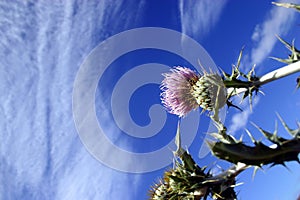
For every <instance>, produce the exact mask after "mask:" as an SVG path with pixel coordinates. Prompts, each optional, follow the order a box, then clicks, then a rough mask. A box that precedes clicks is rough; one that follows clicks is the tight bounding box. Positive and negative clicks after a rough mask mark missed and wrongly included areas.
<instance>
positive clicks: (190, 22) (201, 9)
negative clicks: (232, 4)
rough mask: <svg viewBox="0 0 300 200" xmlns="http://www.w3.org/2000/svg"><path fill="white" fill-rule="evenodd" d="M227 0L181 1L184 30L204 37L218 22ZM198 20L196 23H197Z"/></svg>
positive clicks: (182, 26) (188, 33) (189, 33)
mask: <svg viewBox="0 0 300 200" xmlns="http://www.w3.org/2000/svg"><path fill="white" fill-rule="evenodd" d="M226 2H227V1H222V0H219V1H217V2H214V3H212V2H211V1H210V0H201V1H191V0H188V1H185V0H180V1H179V11H180V17H181V29H182V32H183V33H185V34H187V35H189V36H197V37H200V38H201V37H204V36H205V35H206V34H207V33H208V32H209V31H210V30H211V29H212V28H213V27H214V25H215V24H216V23H217V21H218V19H219V18H220V15H221V13H222V10H223V8H224V6H225V4H226ZM195 22H196V23H195Z"/></svg>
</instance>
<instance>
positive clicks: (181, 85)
mask: <svg viewBox="0 0 300 200" xmlns="http://www.w3.org/2000/svg"><path fill="white" fill-rule="evenodd" d="M163 76H164V77H165V78H164V80H163V81H162V84H161V87H160V88H161V90H162V93H161V100H162V104H163V105H164V106H165V107H166V108H167V110H168V112H170V113H172V114H175V115H178V116H179V117H184V116H186V114H187V113H189V112H190V111H191V110H193V109H196V108H198V107H199V104H198V103H197V101H196V98H195V97H194V96H193V90H194V89H193V85H194V84H195V83H196V82H197V81H198V80H199V78H200V75H199V74H197V73H196V72H195V71H193V70H191V69H189V68H185V67H180V66H178V67H175V68H174V69H171V72H169V73H165V74H163Z"/></svg>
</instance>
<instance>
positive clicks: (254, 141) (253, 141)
mask: <svg viewBox="0 0 300 200" xmlns="http://www.w3.org/2000/svg"><path fill="white" fill-rule="evenodd" d="M245 131H246V133H247V134H248V136H249V137H250V139H251V141H252V143H253V144H256V143H257V141H256V140H255V139H254V137H253V136H252V135H251V133H250V131H249V130H248V129H245Z"/></svg>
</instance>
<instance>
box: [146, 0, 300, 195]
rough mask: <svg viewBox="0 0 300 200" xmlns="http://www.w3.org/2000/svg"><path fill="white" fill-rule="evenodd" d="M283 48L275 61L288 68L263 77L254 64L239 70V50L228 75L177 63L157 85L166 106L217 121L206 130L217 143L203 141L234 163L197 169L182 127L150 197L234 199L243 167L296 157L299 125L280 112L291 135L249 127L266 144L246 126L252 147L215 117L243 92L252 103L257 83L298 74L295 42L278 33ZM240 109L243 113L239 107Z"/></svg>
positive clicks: (299, 55) (299, 80) (179, 113)
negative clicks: (221, 168)
mask: <svg viewBox="0 0 300 200" xmlns="http://www.w3.org/2000/svg"><path fill="white" fill-rule="evenodd" d="M273 4H275V5H276V6H282V7H285V8H294V9H296V10H297V11H300V5H296V4H289V3H273ZM278 39H279V41H281V42H282V43H283V44H284V45H285V47H286V48H287V49H288V50H289V51H290V54H289V56H288V57H287V58H275V57H273V59H275V60H277V61H279V62H282V63H285V64H286V66H284V67H281V68H279V69H277V70H274V71H272V72H269V73H267V74H265V75H263V76H257V75H256V74H255V68H254V67H253V68H252V69H251V70H249V71H248V72H247V73H244V72H242V71H241V70H240V64H241V58H242V55H243V51H241V52H240V54H239V57H238V61H237V64H236V65H234V66H233V67H232V71H231V73H226V72H222V75H218V74H216V73H213V72H211V71H210V72H208V71H205V70H203V71H202V72H196V71H194V70H191V69H189V68H186V67H180V66H178V67H175V68H174V69H172V70H171V71H170V72H169V73H165V74H163V75H164V80H163V81H162V84H161V90H162V94H161V99H162V103H163V105H164V106H165V107H166V109H167V110H168V111H169V112H170V113H172V114H175V115H177V116H178V117H179V118H182V117H185V116H186V115H188V113H189V112H190V111H191V110H193V109H197V108H199V107H200V108H201V109H202V112H208V116H209V117H210V118H211V120H213V121H214V122H215V126H216V128H217V130H218V131H217V132H216V133H210V134H211V135H212V136H213V137H215V138H216V141H206V142H207V144H208V145H209V147H210V149H211V152H212V154H213V155H215V156H216V157H218V158H219V159H221V160H226V161H228V162H230V163H232V166H231V167H230V168H229V169H227V170H224V171H223V172H222V173H219V174H213V173H211V171H210V170H209V169H207V168H206V167H200V166H199V165H198V164H197V163H196V162H195V161H194V160H193V158H192V155H190V154H189V153H188V152H187V151H186V150H185V149H183V148H182V146H181V140H180V137H181V136H180V125H178V128H177V133H176V145H177V150H176V151H175V152H174V160H175V161H174V167H173V168H172V169H169V170H167V171H166V172H165V173H164V177H163V178H162V179H161V180H159V181H158V182H157V183H156V184H155V185H154V186H153V187H152V189H151V190H150V199H186V200H190V199H191V200H192V199H207V198H209V197H210V198H212V199H237V194H236V192H235V191H234V187H235V186H236V185H237V184H236V178H237V176H238V175H239V174H240V173H241V172H243V171H244V170H246V169H248V168H251V167H255V168H256V169H257V168H261V167H263V166H265V165H271V166H274V165H284V166H285V163H286V162H290V161H296V162H298V163H300V161H299V158H298V156H299V153H300V123H299V122H298V123H297V128H294V129H292V128H290V127H289V126H288V125H287V124H286V123H285V122H284V120H283V119H282V118H281V117H280V116H279V115H278V118H279V120H280V121H281V124H282V125H283V127H284V128H285V130H286V131H287V132H288V133H289V135H290V136H289V137H288V138H286V137H281V136H280V134H279V133H278V129H277V126H276V127H275V130H274V132H269V131H267V130H264V129H263V128H261V127H259V126H257V125H256V124H254V123H253V125H254V126H255V127H256V128H257V130H258V132H260V133H261V134H262V135H263V137H264V138H265V141H267V142H268V143H271V144H273V145H271V146H268V145H267V144H266V143H265V142H264V141H261V140H257V139H255V138H254V137H253V136H252V135H253V134H252V133H251V132H250V131H249V130H247V129H246V133H247V134H248V135H249V137H250V139H251V141H252V143H253V144H252V145H248V144H246V143H245V142H244V141H243V139H236V138H235V137H233V136H232V135H230V134H228V131H227V128H226V126H225V125H224V124H223V123H222V122H221V120H220V119H219V116H218V112H219V110H220V108H222V107H224V106H225V105H226V104H227V106H229V107H230V106H233V107H235V108H238V106H236V105H233V103H232V102H231V98H232V97H234V96H235V95H237V94H239V93H243V99H246V98H248V99H249V103H250V105H251V104H252V99H253V97H254V95H256V94H257V93H259V92H261V86H262V85H264V84H267V83H269V82H272V81H276V80H278V79H280V78H283V77H285V76H288V75H291V74H295V73H297V72H300V51H299V50H298V49H297V48H296V47H295V46H294V42H293V41H292V42H291V43H288V42H286V41H285V40H283V39H282V38H280V37H279V36H278ZM299 87H300V76H299V77H298V78H297V80H296V88H299ZM241 112H242V111H241Z"/></svg>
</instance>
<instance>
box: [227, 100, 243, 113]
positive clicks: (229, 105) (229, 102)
mask: <svg viewBox="0 0 300 200" xmlns="http://www.w3.org/2000/svg"><path fill="white" fill-rule="evenodd" d="M226 104H227V106H228V108H230V107H234V108H236V109H238V110H240V111H241V112H243V110H242V109H241V108H240V107H238V106H236V105H234V104H233V103H232V102H231V101H229V100H227V101H226Z"/></svg>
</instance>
